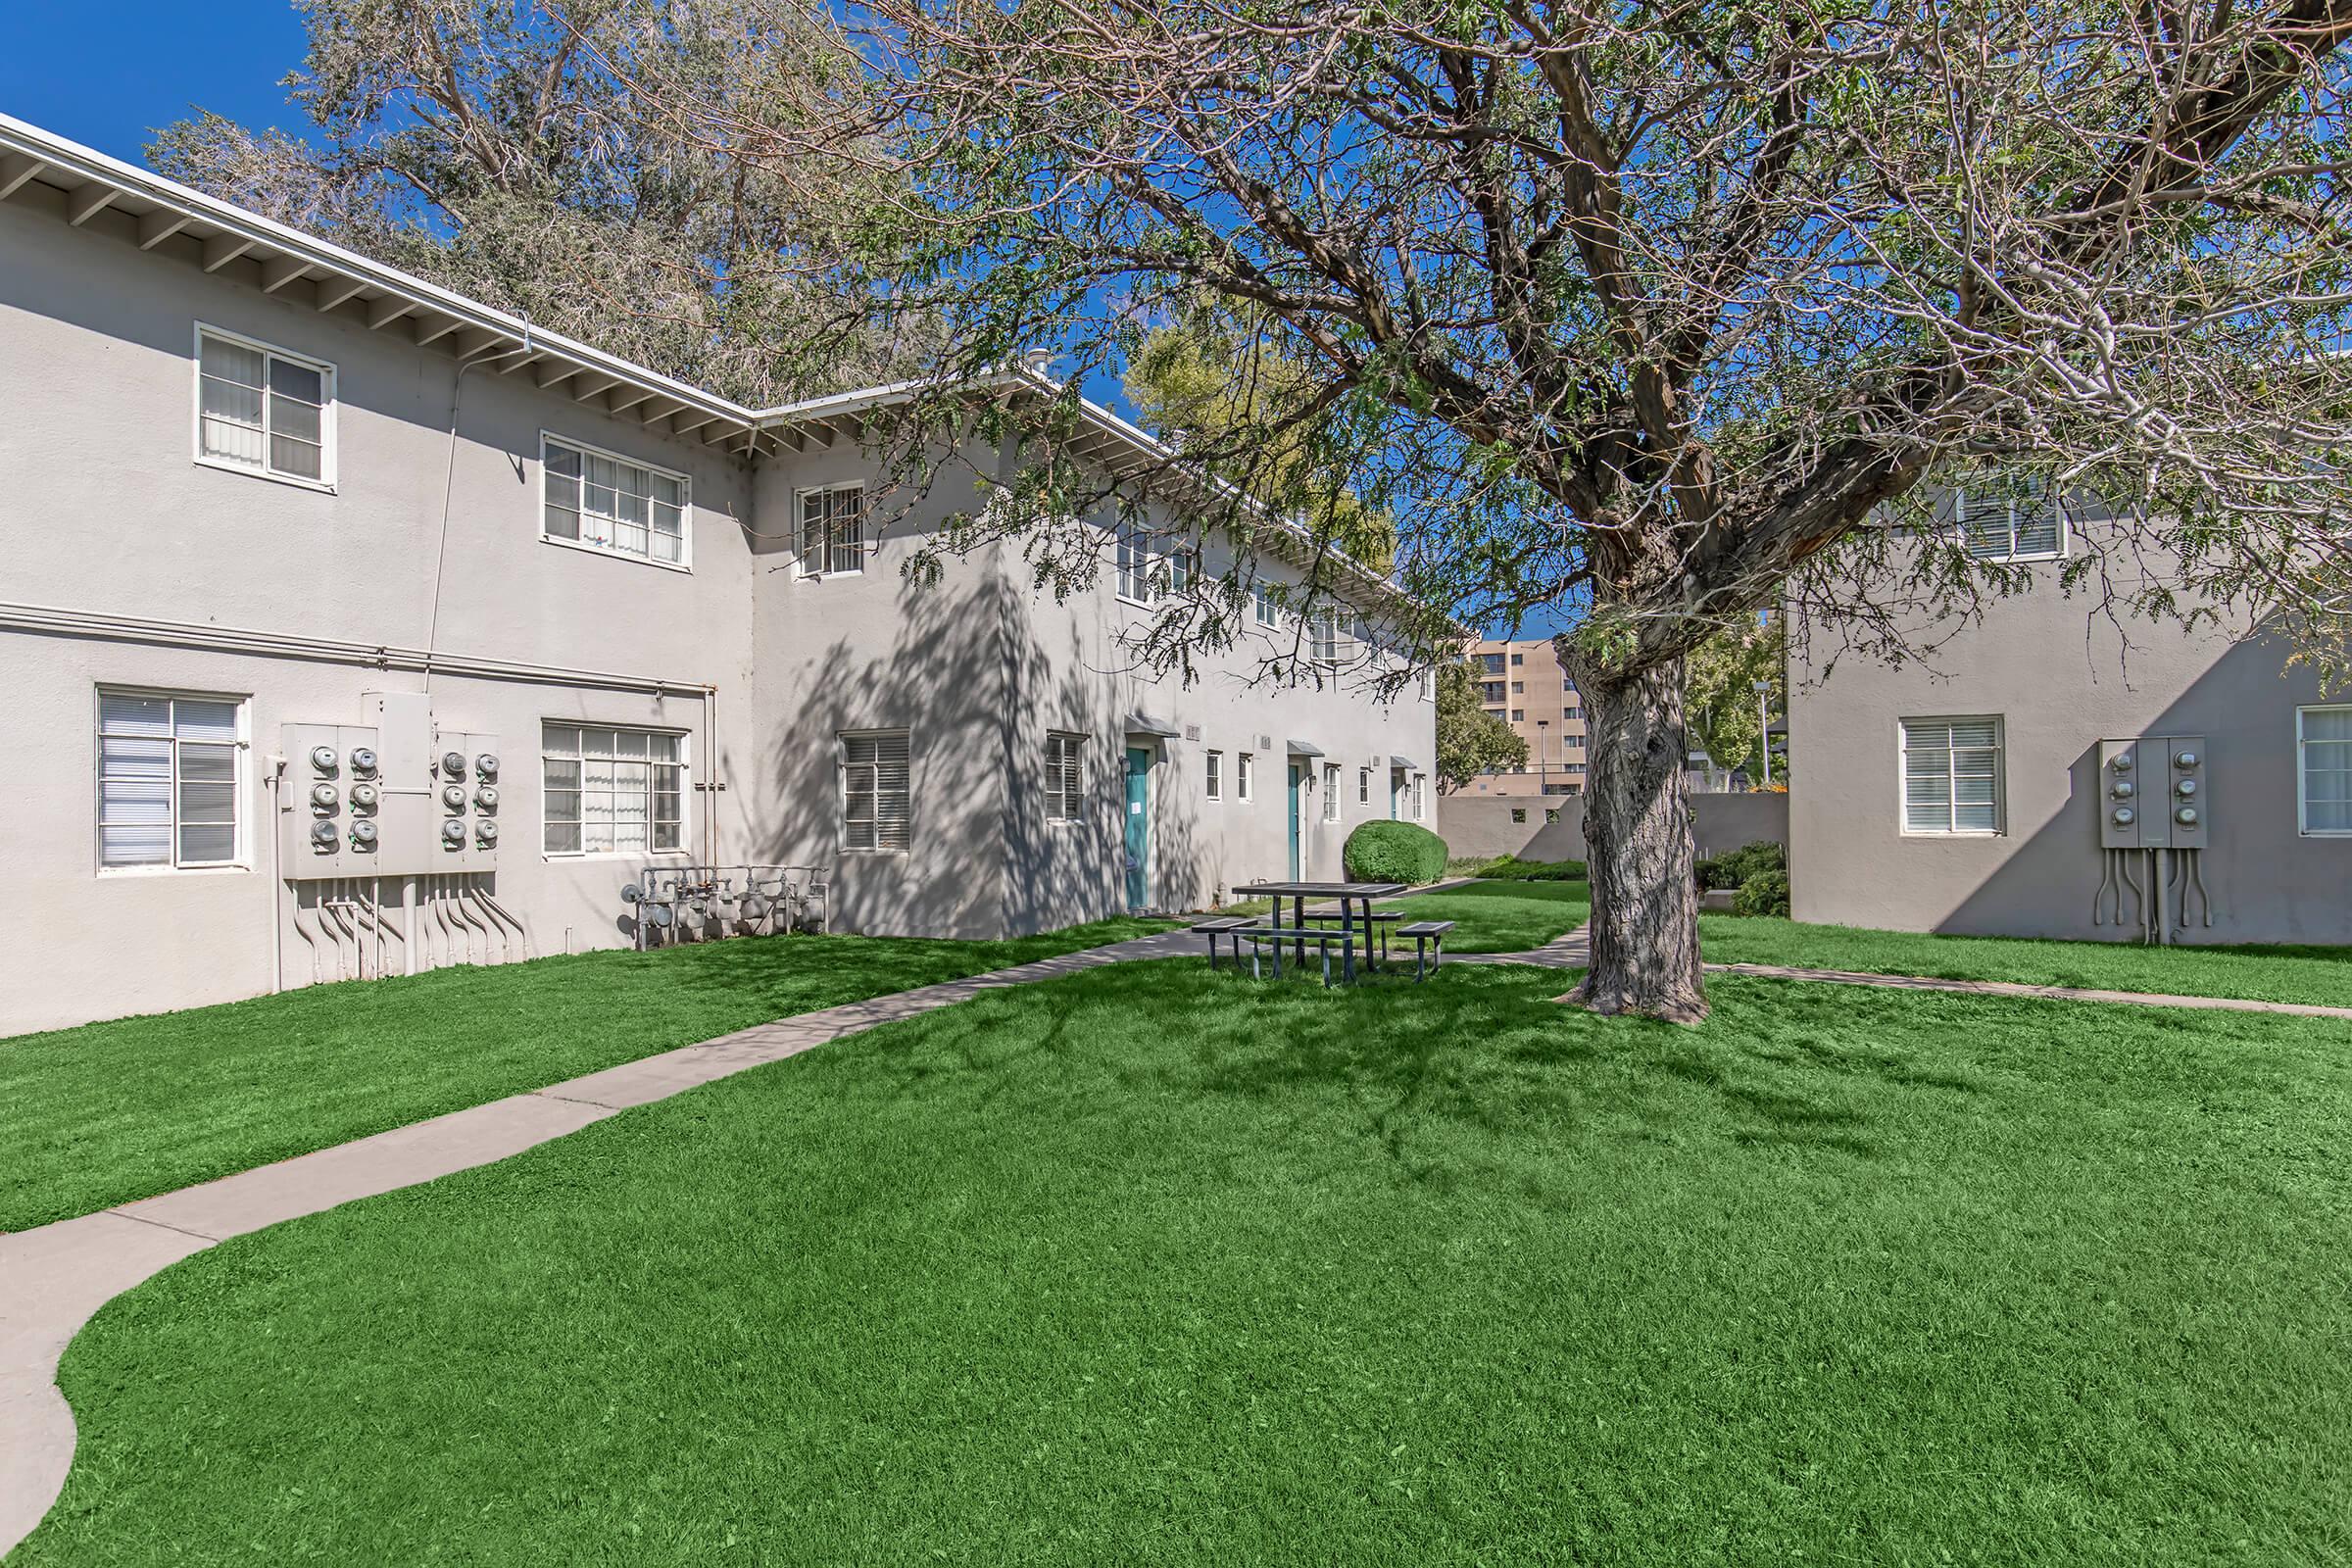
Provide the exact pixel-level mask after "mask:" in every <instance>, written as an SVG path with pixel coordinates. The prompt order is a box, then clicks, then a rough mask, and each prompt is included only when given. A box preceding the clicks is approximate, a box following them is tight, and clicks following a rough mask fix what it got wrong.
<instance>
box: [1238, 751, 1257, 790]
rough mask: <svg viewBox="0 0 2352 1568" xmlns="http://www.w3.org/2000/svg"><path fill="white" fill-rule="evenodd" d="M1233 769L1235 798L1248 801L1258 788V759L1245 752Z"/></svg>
mask: <svg viewBox="0 0 2352 1568" xmlns="http://www.w3.org/2000/svg"><path fill="white" fill-rule="evenodd" d="M1233 767H1234V771H1233V793H1234V796H1235V798H1236V799H1237V800H1243V801H1247V800H1249V799H1250V796H1251V792H1252V791H1254V790H1255V789H1256V787H1257V758H1256V757H1255V756H1254V755H1253V754H1251V753H1250V752H1244V753H1242V754H1241V756H1240V758H1239V759H1238V760H1236V761H1235V762H1234V764H1233Z"/></svg>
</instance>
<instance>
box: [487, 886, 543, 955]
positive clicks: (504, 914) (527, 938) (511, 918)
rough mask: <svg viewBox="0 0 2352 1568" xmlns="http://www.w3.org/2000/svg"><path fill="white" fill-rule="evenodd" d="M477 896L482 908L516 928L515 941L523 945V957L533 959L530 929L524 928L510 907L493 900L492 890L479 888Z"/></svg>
mask: <svg viewBox="0 0 2352 1568" xmlns="http://www.w3.org/2000/svg"><path fill="white" fill-rule="evenodd" d="M475 896H476V897H477V898H479V899H480V900H481V901H482V907H484V908H486V909H488V910H489V911H490V912H491V913H492V914H494V915H496V916H497V917H498V918H499V919H500V920H503V921H504V922H506V923H507V924H508V925H511V926H513V927H514V928H515V940H516V941H517V942H519V943H521V944H522V956H523V957H524V958H525V959H528V958H530V957H532V956H533V954H532V953H531V933H530V930H529V928H527V927H526V926H524V925H523V923H522V921H521V920H520V919H519V918H517V917H516V916H515V913H514V912H513V911H512V910H510V909H509V908H508V907H506V906H505V905H503V904H501V903H499V902H498V900H496V899H495V898H492V897H491V896H490V890H489V889H488V888H477V889H476V890H475Z"/></svg>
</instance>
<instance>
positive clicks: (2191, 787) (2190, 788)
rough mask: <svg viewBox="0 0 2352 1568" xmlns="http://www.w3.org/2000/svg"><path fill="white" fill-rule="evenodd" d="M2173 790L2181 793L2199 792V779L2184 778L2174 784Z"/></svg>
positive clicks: (2192, 793) (2191, 793)
mask: <svg viewBox="0 0 2352 1568" xmlns="http://www.w3.org/2000/svg"><path fill="white" fill-rule="evenodd" d="M2173 790H2174V792H2175V793H2176V794H2179V795H2184V796H2185V795H2194V794H2196V793H2197V781H2196V780H2195V779H2193V778H2184V779H2182V780H2181V781H2180V783H2178V784H2176V785H2174V786H2173Z"/></svg>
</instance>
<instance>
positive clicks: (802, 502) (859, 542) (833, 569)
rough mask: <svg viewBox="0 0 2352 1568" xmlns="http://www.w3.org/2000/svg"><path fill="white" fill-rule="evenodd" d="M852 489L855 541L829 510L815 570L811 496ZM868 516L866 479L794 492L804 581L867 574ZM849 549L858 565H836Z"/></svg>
mask: <svg viewBox="0 0 2352 1568" xmlns="http://www.w3.org/2000/svg"><path fill="white" fill-rule="evenodd" d="M852 490H855V491H857V492H858V537H857V538H856V539H855V540H850V541H844V540H843V538H842V537H841V532H840V530H839V529H837V528H836V527H835V526H834V524H835V522H836V520H837V519H836V518H835V517H834V516H833V515H832V514H831V512H830V511H828V512H827V513H826V515H825V558H824V561H823V562H822V564H819V565H817V566H816V567H815V568H814V569H813V570H811V569H810V567H809V498H810V497H813V496H824V497H826V498H827V499H828V501H830V498H832V497H834V496H837V495H844V494H847V493H848V492H850V491H852ZM868 515H869V514H868V512H867V510H866V505H865V481H864V480H863V479H844V480H842V481H841V482H840V483H838V484H817V485H809V486H808V487H806V488H804V489H800V490H795V491H794V492H793V493H792V548H793V551H794V553H795V555H796V557H797V558H798V560H799V563H800V570H799V576H800V578H801V580H802V581H803V582H822V581H823V580H825V579H826V578H828V577H862V576H864V575H865V554H866V538H865V524H866V519H867V517H868ZM845 551H846V552H848V557H847V559H849V560H852V561H855V562H856V563H857V564H856V565H854V566H839V565H835V564H834V563H835V562H836V561H838V560H841V559H843V553H844V552H845ZM872 733H876V734H880V733H882V732H881V731H874V732H872Z"/></svg>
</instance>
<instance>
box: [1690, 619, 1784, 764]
mask: <svg viewBox="0 0 2352 1568" xmlns="http://www.w3.org/2000/svg"><path fill="white" fill-rule="evenodd" d="M1788 667H1789V637H1788V631H1787V626H1786V623H1785V622H1784V621H1783V619H1782V617H1781V616H1780V615H1778V614H1775V615H1774V616H1773V617H1772V619H1771V621H1770V623H1768V624H1765V625H1761V626H1743V627H1738V628H1734V629H1731V630H1726V631H1719V632H1717V633H1716V634H1715V635H1714V636H1712V637H1710V638H1708V639H1707V640H1706V641H1705V642H1703V643H1700V644H1699V645H1698V646H1697V647H1696V648H1693V649H1691V652H1690V654H1689V655H1688V656H1687V657H1686V658H1685V659H1684V661H1683V711H1684V713H1685V714H1686V715H1687V716H1688V718H1689V722H1690V725H1691V739H1692V740H1693V741H1696V742H1697V743H1698V746H1699V748H1700V749H1701V750H1702V751H1704V752H1705V753H1706V754H1707V758H1708V760H1710V761H1712V762H1713V763H1714V764H1715V765H1716V766H1717V767H1719V768H1722V769H1723V770H1724V771H1725V772H1727V773H1730V772H1733V771H1737V770H1744V771H1745V772H1746V774H1747V776H1748V777H1749V778H1751V779H1755V780H1757V781H1759V782H1761V780H1762V779H1763V776H1764V741H1765V735H1764V722H1763V714H1762V711H1761V707H1760V705H1759V704H1758V703H1757V701H1756V682H1758V681H1763V682H1765V683H1766V686H1767V688H1768V689H1767V691H1766V692H1765V703H1764V705H1761V706H1768V707H1769V708H1770V709H1771V711H1774V712H1776V713H1777V712H1783V711H1786V708H1787V703H1788ZM1773 778H1774V782H1776V783H1787V782H1788V763H1787V762H1786V761H1785V760H1781V761H1776V762H1774V764H1773Z"/></svg>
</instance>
